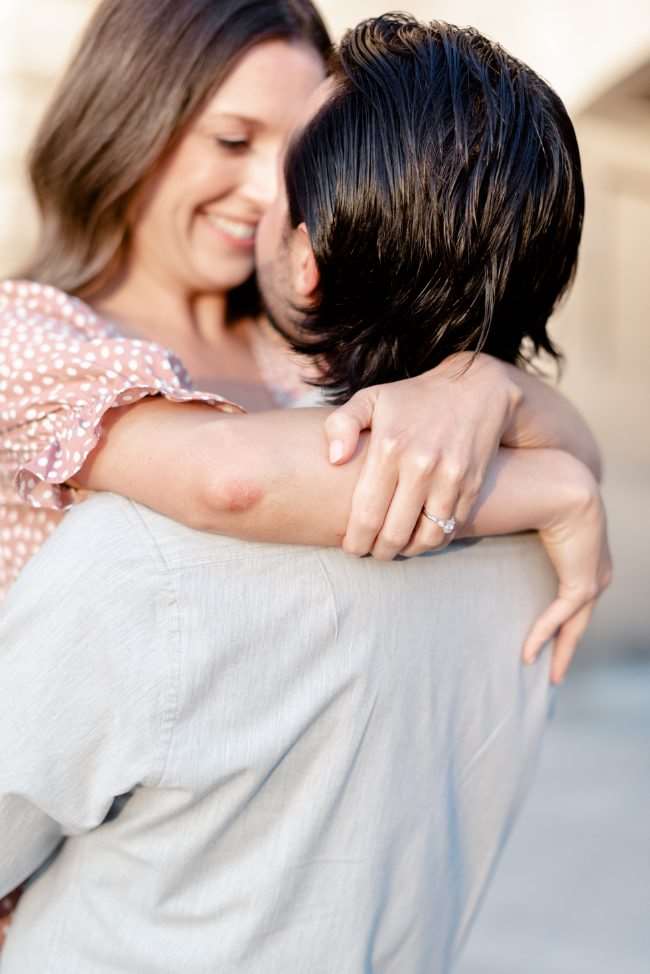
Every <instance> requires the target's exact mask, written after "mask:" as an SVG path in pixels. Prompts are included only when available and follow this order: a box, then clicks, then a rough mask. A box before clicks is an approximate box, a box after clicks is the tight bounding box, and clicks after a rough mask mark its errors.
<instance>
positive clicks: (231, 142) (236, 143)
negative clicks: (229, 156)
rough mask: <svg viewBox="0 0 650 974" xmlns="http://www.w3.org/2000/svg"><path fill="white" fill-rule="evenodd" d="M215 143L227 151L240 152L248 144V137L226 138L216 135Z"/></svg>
mask: <svg viewBox="0 0 650 974" xmlns="http://www.w3.org/2000/svg"><path fill="white" fill-rule="evenodd" d="M216 143H217V145H218V146H219V147H220V148H222V149H226V151H228V152H242V151H243V150H245V149H248V148H249V146H250V142H249V140H248V139H245V138H227V137H225V136H216Z"/></svg>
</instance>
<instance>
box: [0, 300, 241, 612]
mask: <svg viewBox="0 0 650 974" xmlns="http://www.w3.org/2000/svg"><path fill="white" fill-rule="evenodd" d="M154 395H162V396H165V398H167V399H170V400H173V401H174V402H187V401H200V402H205V403H208V404H210V405H212V406H214V407H215V408H216V409H220V410H224V411H227V412H241V409H240V407H239V406H236V405H235V404H233V403H231V402H228V400H226V399H223V398H222V397H221V396H218V395H214V394H211V393H204V392H198V391H196V390H195V389H194V388H193V387H192V383H191V380H190V378H189V375H188V374H187V372H186V371H185V369H184V367H183V365H182V364H181V362H180V361H179V359H178V358H176V357H175V356H174V355H173V354H172V353H171V352H169V351H167V350H166V349H164V348H162V347H161V346H159V345H156V344H155V343H153V342H148V341H141V340H139V339H132V338H124V337H121V336H120V335H119V332H118V331H117V329H116V328H115V327H114V326H112V325H110V324H109V323H108V322H106V321H104V320H102V319H101V318H99V317H98V316H97V315H95V314H94V312H93V311H92V310H91V308H89V307H88V306H87V305H86V304H84V303H83V302H82V301H80V300H78V299H77V298H72V297H70V296H69V295H67V294H65V293H63V292H62V291H59V290H57V289H56V288H54V287H50V286H47V285H42V284H37V283H34V282H31V281H5V282H3V283H2V284H0V599H1V598H2V597H3V595H4V594H5V592H6V590H7V588H8V587H9V585H10V584H11V582H12V581H13V580H14V579H15V578H16V576H17V575H18V573H19V572H20V570H21V568H22V567H23V565H24V564H25V562H26V561H27V560H28V559H29V558H30V557H31V556H32V555H33V554H34V553H35V552H36V551H37V550H38V549H39V547H40V546H41V544H42V543H43V542H44V541H45V539H46V538H47V536H48V535H49V534H50V533H51V531H52V530H53V529H54V528H55V527H56V525H57V524H58V523H59V521H60V520H61V518H62V517H63V514H64V512H65V511H66V510H67V509H68V508H69V507H71V506H72V504H74V503H75V502H76V501H77V500H79V499H80V497H79V492H78V491H76V490H75V489H74V488H73V487H71V486H69V485H68V484H67V483H66V482H67V481H69V480H71V479H73V478H74V476H75V474H76V473H77V472H78V471H79V470H80V469H81V467H82V466H83V464H84V462H85V460H86V458H87V457H88V454H89V453H90V452H91V451H92V450H93V448H94V447H95V446H96V445H97V443H98V441H99V438H100V435H101V427H102V419H103V417H104V415H105V413H106V412H107V410H109V409H112V408H113V407H115V406H124V405H126V404H128V403H133V402H136V401H137V400H138V399H143V398H144V397H145V396H154Z"/></svg>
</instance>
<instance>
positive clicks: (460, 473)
mask: <svg viewBox="0 0 650 974" xmlns="http://www.w3.org/2000/svg"><path fill="white" fill-rule="evenodd" d="M465 473H466V470H465V466H464V464H462V463H460V462H459V461H458V460H452V459H449V458H448V459H446V460H443V462H442V475H443V477H444V478H445V480H447V481H449V483H451V484H460V483H461V481H462V480H463V478H464V477H465Z"/></svg>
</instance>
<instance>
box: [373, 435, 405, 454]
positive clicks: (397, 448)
mask: <svg viewBox="0 0 650 974" xmlns="http://www.w3.org/2000/svg"><path fill="white" fill-rule="evenodd" d="M407 441H408V434H407V433H404V432H397V433H384V435H383V436H382V438H381V442H380V444H379V447H380V450H381V454H382V456H383V457H384V458H385V459H387V460H389V459H392V458H393V457H394V456H396V455H397V454H398V453H401V452H402V451H403V449H404V447H405V446H406V443H407Z"/></svg>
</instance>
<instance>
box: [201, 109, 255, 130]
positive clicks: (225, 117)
mask: <svg viewBox="0 0 650 974" xmlns="http://www.w3.org/2000/svg"><path fill="white" fill-rule="evenodd" d="M205 120H206V121H209V122H240V123H242V122H243V124H244V125H248V126H250V127H252V128H253V127H260V126H261V125H262V122H261V121H260V119H259V118H254V117H253V116H252V115H242V113H241V112H223V111H218V110H216V109H215V110H214V111H211V112H206V113H205Z"/></svg>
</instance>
